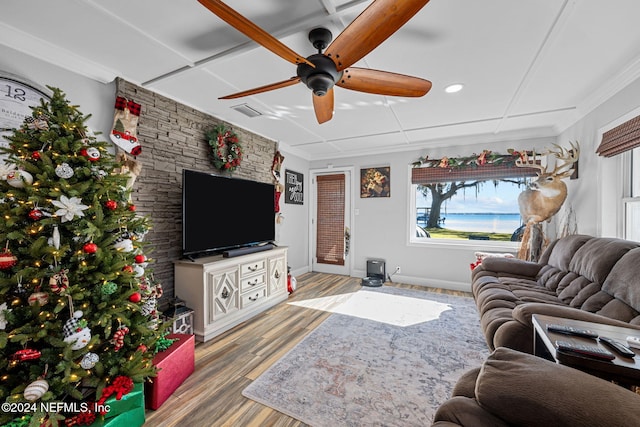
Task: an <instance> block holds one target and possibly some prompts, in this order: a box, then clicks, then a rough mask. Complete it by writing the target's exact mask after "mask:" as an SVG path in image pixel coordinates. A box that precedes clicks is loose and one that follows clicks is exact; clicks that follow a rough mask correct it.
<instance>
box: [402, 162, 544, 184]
mask: <svg viewBox="0 0 640 427" xmlns="http://www.w3.org/2000/svg"><path fill="white" fill-rule="evenodd" d="M538 172H539V169H536V168H530V167H517V166H514V165H511V164H493V163H491V164H485V165H478V166H477V167H465V168H450V167H442V168H441V167H422V168H413V169H411V183H412V184H435V183H438V182H452V181H473V180H485V181H488V180H493V179H503V178H513V177H525V176H536V175H537V173H538Z"/></svg>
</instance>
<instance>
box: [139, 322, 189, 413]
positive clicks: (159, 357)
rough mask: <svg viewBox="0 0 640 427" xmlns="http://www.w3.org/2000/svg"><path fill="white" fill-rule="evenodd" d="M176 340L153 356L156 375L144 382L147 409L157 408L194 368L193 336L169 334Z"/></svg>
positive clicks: (168, 336) (169, 336)
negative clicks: (156, 369) (156, 370)
mask: <svg viewBox="0 0 640 427" xmlns="http://www.w3.org/2000/svg"><path fill="white" fill-rule="evenodd" d="M167 338H169V339H177V341H176V342H174V343H173V344H171V346H170V347H169V348H168V349H166V350H165V351H161V352H159V353H158V354H156V355H155V356H154V358H153V364H154V365H155V366H156V367H157V368H158V376H156V377H155V378H152V379H151V381H148V382H147V383H146V384H145V401H146V407H147V408H148V409H153V410H155V409H158V408H159V407H160V405H162V404H163V403H164V402H165V400H167V399H168V398H169V396H171V394H172V393H173V392H174V391H175V390H176V389H177V388H178V387H180V384H182V383H183V382H184V380H186V379H187V377H188V376H189V375H191V374H192V373H193V371H194V369H195V337H194V335H189V334H169V335H167Z"/></svg>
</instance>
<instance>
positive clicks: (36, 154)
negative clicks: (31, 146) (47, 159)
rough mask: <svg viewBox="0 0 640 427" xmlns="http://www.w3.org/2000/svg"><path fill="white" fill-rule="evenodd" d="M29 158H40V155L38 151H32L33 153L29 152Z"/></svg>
mask: <svg viewBox="0 0 640 427" xmlns="http://www.w3.org/2000/svg"><path fill="white" fill-rule="evenodd" d="M31 158H32V159H33V160H40V159H41V158H42V156H41V154H40V152H39V151H34V152H33V153H31Z"/></svg>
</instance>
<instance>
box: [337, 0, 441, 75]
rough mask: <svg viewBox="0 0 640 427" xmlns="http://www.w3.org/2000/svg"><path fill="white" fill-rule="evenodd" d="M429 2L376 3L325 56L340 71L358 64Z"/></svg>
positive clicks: (385, 0)
mask: <svg viewBox="0 0 640 427" xmlns="http://www.w3.org/2000/svg"><path fill="white" fill-rule="evenodd" d="M428 2H429V0H375V1H374V2H373V3H371V4H370V5H369V6H368V7H367V8H366V9H365V10H364V11H363V12H362V13H361V14H360V15H358V17H357V18H356V19H354V20H353V22H351V24H349V25H348V26H347V28H345V29H344V31H343V32H342V33H340V34H339V35H338V37H336V39H335V40H334V41H333V43H331V44H330V45H329V47H327V50H326V51H325V52H324V53H325V54H326V55H328V56H329V57H331V59H333V62H335V63H336V67H337V68H338V71H341V70H344V69H345V68H348V67H350V66H352V65H353V64H355V63H356V62H358V61H359V60H360V59H362V58H363V57H364V56H365V55H366V54H367V53H369V52H371V51H372V50H373V49H375V48H376V47H377V46H378V45H379V44H380V43H382V42H383V41H385V40H386V39H387V38H389V36H391V34H393V33H395V32H396V31H397V30H398V29H399V28H400V27H402V26H403V25H404V24H405V23H406V22H407V21H408V20H409V19H411V18H412V17H413V15H415V14H416V13H418V11H419V10H420V9H422V8H423V7H424V5H426V4H427V3H428Z"/></svg>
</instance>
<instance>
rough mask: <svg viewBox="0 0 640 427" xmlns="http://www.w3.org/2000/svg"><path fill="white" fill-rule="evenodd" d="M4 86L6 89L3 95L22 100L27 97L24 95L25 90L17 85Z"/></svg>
mask: <svg viewBox="0 0 640 427" xmlns="http://www.w3.org/2000/svg"><path fill="white" fill-rule="evenodd" d="M5 87H6V88H7V91H6V93H5V94H4V96H7V97H9V98H13V99H17V100H20V101H23V102H24V101H25V100H26V99H27V97H26V96H25V95H26V94H27V93H26V92H25V90H24V89H22V88H19V87H12V86H11V85H5Z"/></svg>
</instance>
